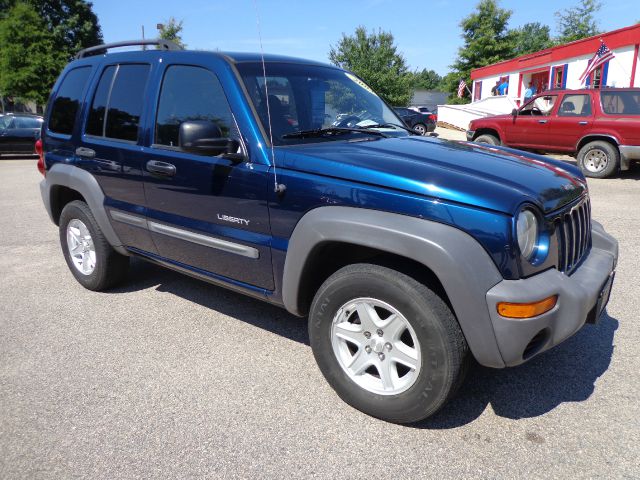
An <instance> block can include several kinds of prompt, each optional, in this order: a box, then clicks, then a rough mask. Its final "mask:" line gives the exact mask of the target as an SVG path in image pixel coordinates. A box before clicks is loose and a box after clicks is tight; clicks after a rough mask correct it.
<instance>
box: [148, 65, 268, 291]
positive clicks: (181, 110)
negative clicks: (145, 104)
mask: <svg viewBox="0 0 640 480" xmlns="http://www.w3.org/2000/svg"><path fill="white" fill-rule="evenodd" d="M164 68H165V70H164V72H163V74H162V83H161V86H160V92H159V98H158V100H157V102H156V103H155V105H156V106H157V108H156V109H155V112H154V115H153V118H152V119H151V124H152V125H153V126H152V132H151V134H152V138H151V139H150V141H149V145H148V147H145V149H144V177H145V192H146V199H147V219H148V225H149V229H150V230H151V232H152V237H153V241H154V243H155V245H156V246H157V248H158V253H159V254H160V255H161V256H162V257H164V258H166V259H169V260H171V261H173V262H176V263H178V264H179V265H186V266H189V267H192V268H195V269H198V270H202V271H205V272H210V273H213V274H216V275H220V276H222V277H225V278H227V279H232V280H236V281H240V282H243V283H244V284H249V285H252V286H255V287H259V288H265V289H268V290H273V288H274V286H273V273H272V267H271V250H270V239H271V235H270V227H269V212H268V209H267V196H268V193H269V192H270V184H269V183H268V176H267V174H268V167H267V166H264V165H258V164H254V163H251V162H249V161H247V160H246V159H244V160H238V159H236V160H232V159H229V158H224V157H223V156H222V154H220V155H212V154H204V153H195V152H193V151H187V150H186V149H183V148H181V135H182V133H181V125H182V124H183V123H185V122H192V123H190V124H188V125H193V122H201V123H202V122H205V123H207V124H214V125H215V126H217V128H218V129H219V131H220V132H221V134H222V137H223V138H228V139H230V140H233V141H234V142H238V144H239V145H240V147H239V148H240V152H243V151H244V147H243V146H242V143H243V140H242V138H241V135H240V132H239V130H238V127H237V125H236V122H235V118H234V115H233V113H232V111H231V109H230V106H229V103H228V101H227V97H226V95H225V92H224V90H223V87H222V85H221V83H220V81H219V79H218V77H217V76H216V74H215V73H214V69H213V68H210V67H209V66H208V65H206V64H205V65H199V64H190V65H183V64H170V63H169V62H166V63H164ZM186 128H187V126H186V125H185V128H184V129H183V130H182V131H183V132H184V130H185V129H186Z"/></svg>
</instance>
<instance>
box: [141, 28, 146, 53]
mask: <svg viewBox="0 0 640 480" xmlns="http://www.w3.org/2000/svg"><path fill="white" fill-rule="evenodd" d="M140 26H141V27H142V40H144V25H140ZM146 49H147V46H146V45H142V50H146Z"/></svg>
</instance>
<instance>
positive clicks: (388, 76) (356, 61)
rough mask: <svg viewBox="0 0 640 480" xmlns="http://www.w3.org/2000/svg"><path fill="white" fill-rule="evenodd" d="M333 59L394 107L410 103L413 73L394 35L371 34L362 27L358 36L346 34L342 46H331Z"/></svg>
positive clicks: (341, 40)
mask: <svg viewBox="0 0 640 480" xmlns="http://www.w3.org/2000/svg"><path fill="white" fill-rule="evenodd" d="M329 60H330V61H331V63H333V64H334V65H337V66H338V67H341V68H344V69H346V70H350V71H352V72H353V73H355V74H356V75H358V76H360V77H361V78H362V79H363V80H364V81H365V82H366V83H367V84H368V85H369V86H370V87H371V88H373V89H374V90H375V91H376V92H377V93H378V94H379V95H380V96H381V97H382V98H384V99H385V100H386V101H387V102H389V103H390V104H391V105H406V104H407V103H409V100H410V97H411V93H410V80H411V79H410V72H409V69H408V67H407V63H406V61H405V59H404V57H403V56H402V54H401V53H399V52H398V51H397V48H396V46H395V45H394V43H393V35H392V34H391V33H389V32H384V31H382V30H381V29H380V30H378V32H377V33H376V32H375V31H374V32H371V33H367V30H366V29H365V27H362V26H360V27H358V28H357V29H356V31H355V34H354V35H349V36H348V35H346V34H344V33H343V34H342V38H341V39H340V41H339V42H338V44H337V45H336V46H333V45H332V46H331V50H330V51H329Z"/></svg>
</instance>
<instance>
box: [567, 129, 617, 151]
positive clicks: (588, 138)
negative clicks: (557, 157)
mask: <svg viewBox="0 0 640 480" xmlns="http://www.w3.org/2000/svg"><path fill="white" fill-rule="evenodd" d="M598 140H600V141H604V142H608V143H610V144H612V145H613V146H615V147H616V148H618V145H620V142H619V141H618V139H617V138H616V137H615V136H614V135H609V134H606V133H590V134H588V135H585V136H584V137H582V138H581V139H580V140H578V143H577V144H576V153H577V152H579V151H580V149H581V148H582V147H584V146H585V145H586V144H587V143H591V142H595V141H598Z"/></svg>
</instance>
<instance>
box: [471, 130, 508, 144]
mask: <svg viewBox="0 0 640 480" xmlns="http://www.w3.org/2000/svg"><path fill="white" fill-rule="evenodd" d="M480 135H493V136H494V137H496V138H497V139H498V140H499V141H500V143H502V136H501V135H500V132H499V130H498V129H497V128H495V127H481V128H479V129H478V130H476V133H474V135H473V140H475V139H476V138H478V137H479V136H480Z"/></svg>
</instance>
